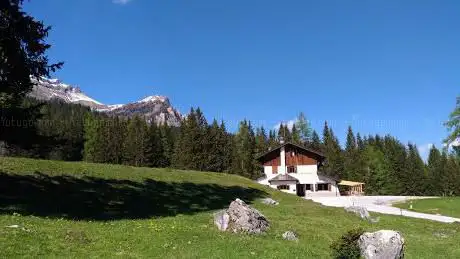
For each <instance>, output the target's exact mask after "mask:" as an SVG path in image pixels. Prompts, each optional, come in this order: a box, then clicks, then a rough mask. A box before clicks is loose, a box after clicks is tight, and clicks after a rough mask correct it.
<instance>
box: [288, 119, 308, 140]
mask: <svg viewBox="0 0 460 259" xmlns="http://www.w3.org/2000/svg"><path fill="white" fill-rule="evenodd" d="M291 142H292V143H294V144H298V145H304V144H305V143H307V142H304V141H301V138H300V132H299V131H298V130H297V127H296V125H295V124H294V125H292V130H291Z"/></svg>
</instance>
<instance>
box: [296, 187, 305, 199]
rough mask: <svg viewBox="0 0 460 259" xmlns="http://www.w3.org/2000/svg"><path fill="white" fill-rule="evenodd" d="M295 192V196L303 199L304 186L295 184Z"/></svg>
mask: <svg viewBox="0 0 460 259" xmlns="http://www.w3.org/2000/svg"><path fill="white" fill-rule="evenodd" d="M296 192H297V196H301V197H304V196H305V184H297V185H296Z"/></svg>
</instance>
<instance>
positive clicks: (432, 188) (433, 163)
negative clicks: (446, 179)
mask: <svg viewBox="0 0 460 259" xmlns="http://www.w3.org/2000/svg"><path fill="white" fill-rule="evenodd" d="M444 166H445V164H443V163H442V159H441V152H439V150H438V149H437V148H436V147H435V146H432V147H431V149H430V153H429V155H428V164H427V175H428V177H427V178H428V179H427V181H426V183H425V190H426V192H425V193H424V194H425V195H442V193H443V188H442V182H441V181H442V175H443V173H444Z"/></svg>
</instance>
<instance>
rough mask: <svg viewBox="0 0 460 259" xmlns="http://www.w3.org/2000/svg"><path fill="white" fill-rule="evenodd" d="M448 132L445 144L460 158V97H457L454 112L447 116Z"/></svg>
mask: <svg viewBox="0 0 460 259" xmlns="http://www.w3.org/2000/svg"><path fill="white" fill-rule="evenodd" d="M445 125H446V126H447V129H448V130H449V133H450V134H449V136H448V137H447V138H446V140H445V143H446V144H447V146H448V147H449V146H451V147H452V148H453V150H454V152H455V153H456V155H457V158H460V96H458V97H457V103H456V106H455V108H454V110H453V111H452V112H451V113H450V115H449V120H448V121H447V122H446V123H445Z"/></svg>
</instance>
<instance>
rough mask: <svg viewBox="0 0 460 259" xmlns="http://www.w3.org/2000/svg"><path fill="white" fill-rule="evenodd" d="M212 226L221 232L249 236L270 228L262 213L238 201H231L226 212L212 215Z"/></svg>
mask: <svg viewBox="0 0 460 259" xmlns="http://www.w3.org/2000/svg"><path fill="white" fill-rule="evenodd" d="M214 224H216V225H217V227H218V228H219V230H221V231H226V230H229V231H233V232H235V233H249V234H260V233H263V232H265V231H266V230H267V229H268V228H269V227H270V223H269V222H268V220H267V219H266V218H265V216H264V215H262V213H260V212H259V211H258V210H256V209H254V208H252V207H250V206H249V205H247V204H246V203H245V202H244V201H242V200H240V199H236V200H234V201H232V202H231V203H230V206H229V207H228V209H227V210H224V211H219V212H217V213H216V214H214Z"/></svg>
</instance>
